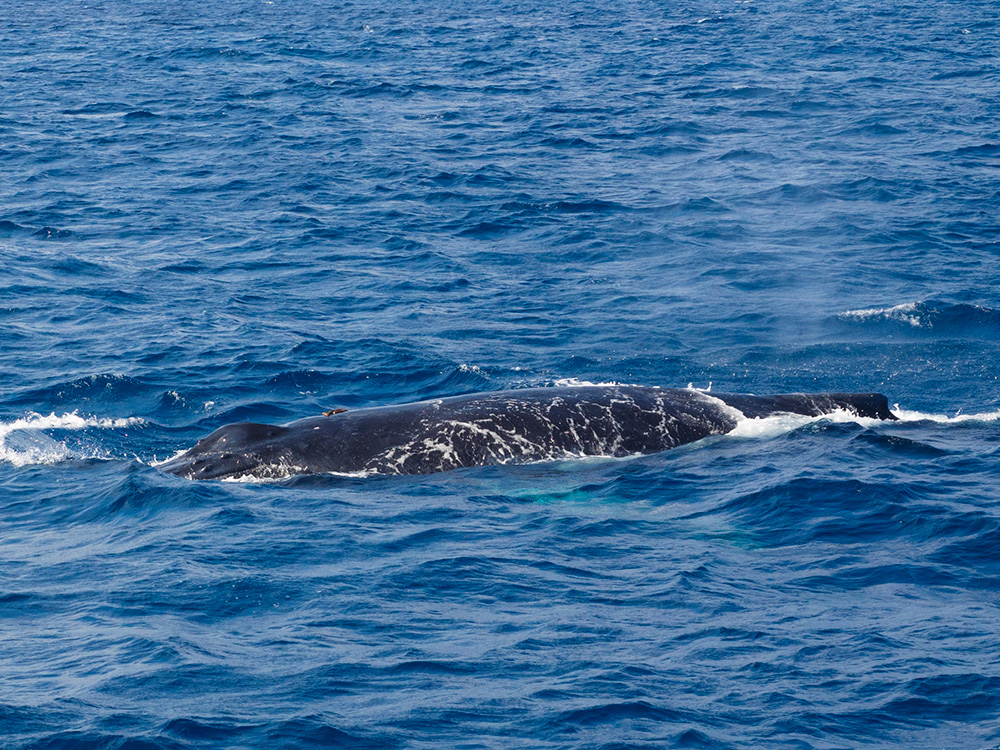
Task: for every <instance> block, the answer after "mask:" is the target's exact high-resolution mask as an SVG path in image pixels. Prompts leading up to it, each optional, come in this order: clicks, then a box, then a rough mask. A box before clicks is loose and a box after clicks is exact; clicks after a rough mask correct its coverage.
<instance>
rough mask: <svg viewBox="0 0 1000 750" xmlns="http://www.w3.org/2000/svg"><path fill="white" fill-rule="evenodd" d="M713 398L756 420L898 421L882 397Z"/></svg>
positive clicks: (727, 395)
mask: <svg viewBox="0 0 1000 750" xmlns="http://www.w3.org/2000/svg"><path fill="white" fill-rule="evenodd" d="M708 395H710V396H712V397H714V398H717V399H719V400H720V401H723V402H724V403H726V404H728V405H729V406H732V407H733V408H735V409H739V410H740V411H741V412H742V413H743V414H744V415H745V416H747V417H750V418H751V419H755V418H758V417H768V416H771V415H773V414H776V413H780V412H788V413H791V414H802V415H805V416H807V417H820V416H823V415H824V414H830V413H831V412H835V411H838V410H843V411H848V412H850V413H851V414H854V415H855V416H858V417H867V418H869V419H882V420H886V421H895V420H896V419H897V417H896V415H895V414H893V413H892V412H891V411H889V400H888V399H887V398H886V397H885V396H884V395H882V394H881V393H786V394H782V395H779V396H749V395H745V394H742V393H710V394H708Z"/></svg>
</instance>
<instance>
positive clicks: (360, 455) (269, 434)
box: [159, 385, 896, 480]
mask: <svg viewBox="0 0 1000 750" xmlns="http://www.w3.org/2000/svg"><path fill="white" fill-rule="evenodd" d="M837 411H843V412H847V413H849V414H851V415H854V416H856V417H867V418H871V419H879V420H894V419H896V417H895V416H893V414H892V412H891V411H890V410H889V404H888V401H887V399H886V397H885V396H884V395H882V394H880V393H818V394H805V393H790V394H782V395H773V396H755V395H752V394H731V393H714V392H706V391H701V390H696V389H691V388H656V387H642V386H623V385H609V386H572V387H550V388H525V389H515V390H506V391H492V392H486V393H473V394H467V395H462V396H452V397H448V398H438V399H432V400H428V401H419V402H414V403H406V404H396V405H391V406H376V407H371V408H362V409H333V410H330V411H328V412H326V413H325V414H324V415H323V416H314V417H307V418H305V419H299V420H296V421H294V422H289V423H288V424H284V425H271V424H260V423H256V422H239V423H235V424H229V425H225V426H223V427H220V428H218V429H217V430H215V431H214V432H213V433H211V434H210V435H208V436H207V437H205V438H204V439H202V440H200V441H198V443H197V444H196V445H195V446H193V447H192V448H190V449H189V450H187V451H185V452H183V453H181V454H180V455H178V456H176V457H175V458H172V459H170V460H168V461H166V462H164V463H162V464H160V465H159V468H160V469H161V470H163V471H165V472H169V473H171V474H176V475H178V476H180V477H184V478H187V479H251V480H253V479H259V480H273V479H281V478H287V477H291V476H294V475H297V474H317V473H332V474H432V473H435V472H442V471H450V470H453V469H459V468H463V467H472V466H487V465H493V464H507V463H530V462H537V461H552V460H560V459H569V458H579V457H586V456H608V457H622V456H630V455H641V454H650V453H657V452H660V451H665V450H668V449H670V448H675V447H677V446H679V445H684V444H687V443H693V442H695V441H697V440H701V439H703V438H706V437H709V436H711V435H722V434H725V433H728V432H730V431H732V430H733V429H734V428H735V427H736V426H737V424H739V423H740V422H741V421H742V420H744V419H747V418H751V419H753V418H761V417H770V416H774V415H779V414H798V415H804V416H809V417H820V416H823V415H826V414H831V413H833V412H837Z"/></svg>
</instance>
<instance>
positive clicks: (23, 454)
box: [0, 411, 143, 466]
mask: <svg viewBox="0 0 1000 750" xmlns="http://www.w3.org/2000/svg"><path fill="white" fill-rule="evenodd" d="M137 424H143V420H142V419H141V418H139V417H129V418H127V419H98V418H95V417H82V416H80V415H79V414H77V413H76V412H75V411H74V412H72V413H70V414H58V415H57V414H54V413H53V414H50V415H49V416H47V417H45V416H42V415H41V414H34V413H32V414H28V415H27V416H25V417H21V418H20V419H15V420H14V421H12V422H0V461H6V462H7V463H9V464H13V465H14V466H31V465H35V464H54V463H58V462H59V461H65V460H66V459H68V458H74V457H76V458H96V457H97V456H96V455H94V456H78V455H76V454H74V453H73V452H72V451H70V450H69V449H68V448H67V447H66V446H65V445H63V444H62V443H60V442H59V441H58V440H56V439H55V438H52V437H50V436H49V435H46V434H45V433H44V432H43V431H44V430H85V429H90V428H97V429H116V428H121V427H130V426H132V425H137Z"/></svg>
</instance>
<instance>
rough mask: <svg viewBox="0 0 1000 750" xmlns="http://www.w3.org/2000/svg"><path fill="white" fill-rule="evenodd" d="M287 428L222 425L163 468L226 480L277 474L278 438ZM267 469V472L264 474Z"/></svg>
mask: <svg viewBox="0 0 1000 750" xmlns="http://www.w3.org/2000/svg"><path fill="white" fill-rule="evenodd" d="M286 431H287V430H286V429H285V428H284V427H278V426H277V425H271V424H258V423H256V422H238V423H236V424H229V425H226V426H225V427H220V428H219V429H217V430H216V431H215V432H213V433H212V434H211V435H209V436H208V437H206V438H204V439H202V440H199V441H198V444H197V445H195V446H194V447H193V448H191V449H190V450H188V451H185V452H184V453H182V454H181V455H179V456H177V457H176V458H173V459H171V460H169V461H167V462H165V463H163V464H160V466H159V469H160V470H161V471H166V472H169V473H171V474H176V475H178V476H181V477H184V478H185V479H225V478H227V477H240V476H245V475H254V476H257V475H260V476H264V474H271V473H273V471H272V470H273V468H274V454H275V442H274V441H275V440H277V439H278V438H280V437H281V436H282V435H283V434H285V432H286ZM261 471H263V472H264V473H263V474H262V473H260V472H261Z"/></svg>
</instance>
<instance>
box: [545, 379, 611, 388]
mask: <svg viewBox="0 0 1000 750" xmlns="http://www.w3.org/2000/svg"><path fill="white" fill-rule="evenodd" d="M553 385H554V386H556V387H558V388H584V387H588V386H594V385H599V386H615V385H622V386H627V385H629V384H628V383H619V382H617V381H615V380H608V381H606V382H602V383H594V382H592V381H590V380H580V379H579V378H559V379H558V380H556V381H554V382H553Z"/></svg>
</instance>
